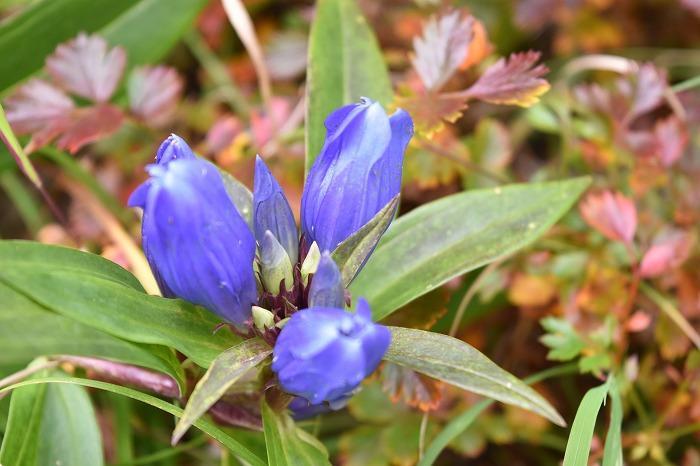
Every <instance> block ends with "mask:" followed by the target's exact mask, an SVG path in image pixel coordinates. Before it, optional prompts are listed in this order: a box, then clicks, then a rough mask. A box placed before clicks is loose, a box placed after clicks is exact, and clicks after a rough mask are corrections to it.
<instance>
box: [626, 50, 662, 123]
mask: <svg viewBox="0 0 700 466" xmlns="http://www.w3.org/2000/svg"><path fill="white" fill-rule="evenodd" d="M667 89H668V78H667V76H666V72H665V71H664V70H661V69H659V68H657V67H655V66H654V65H653V64H651V63H643V64H642V65H641V66H640V67H639V70H638V71H637V73H636V74H634V75H632V76H631V77H629V78H627V79H621V80H619V81H618V90H619V91H620V93H621V94H622V95H624V96H625V97H627V99H629V111H628V114H627V117H626V119H627V121H631V120H633V119H635V118H637V117H638V116H640V115H643V114H645V113H647V112H649V111H651V110H654V109H655V108H656V107H658V106H659V105H661V103H662V102H663V99H664V93H665V92H666V90H667Z"/></svg>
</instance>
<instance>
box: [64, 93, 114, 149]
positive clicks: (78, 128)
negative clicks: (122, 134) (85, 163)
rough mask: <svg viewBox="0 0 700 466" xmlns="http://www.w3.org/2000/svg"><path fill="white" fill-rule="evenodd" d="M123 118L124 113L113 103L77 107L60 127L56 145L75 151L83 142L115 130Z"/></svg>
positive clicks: (104, 135) (86, 142)
mask: <svg viewBox="0 0 700 466" xmlns="http://www.w3.org/2000/svg"><path fill="white" fill-rule="evenodd" d="M123 120H124V113H123V112H122V111H121V109H120V108H119V107H115V106H114V105H109V104H100V105H95V106H94V107H85V108H79V109H77V110H75V111H74V112H73V115H72V116H71V119H70V123H69V124H68V125H67V126H66V127H65V128H63V129H62V131H61V135H60V136H59V138H58V140H57V141H56V146H58V147H59V148H60V149H65V150H68V151H69V152H71V153H76V152H77V151H78V150H79V149H80V148H81V147H83V146H84V145H85V144H88V143H90V142H93V141H96V140H98V139H101V138H103V137H106V136H109V135H110V134H112V133H114V132H115V131H117V130H118V129H119V127H120V126H121V124H122V121H123Z"/></svg>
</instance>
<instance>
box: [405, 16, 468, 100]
mask: <svg viewBox="0 0 700 466" xmlns="http://www.w3.org/2000/svg"><path fill="white" fill-rule="evenodd" d="M473 25H474V18H473V17H471V16H464V15H463V14H462V12H460V11H457V10H455V11H452V12H450V13H447V14H445V15H443V16H441V17H439V18H438V17H436V16H433V17H431V18H430V19H429V20H428V22H427V23H426V24H425V26H424V27H423V35H422V36H420V37H415V38H414V39H413V48H414V50H415V52H416V53H415V55H414V56H413V57H412V59H411V61H412V62H413V66H414V67H415V69H416V71H417V72H418V74H419V75H420V77H421V80H422V81H423V84H425V88H426V89H428V90H430V91H433V90H437V89H439V88H440V87H442V86H443V85H444V84H445V83H446V82H447V80H449V79H450V78H451V77H452V75H453V74H454V72H455V71H457V69H458V68H459V66H460V64H462V62H464V60H465V59H466V58H467V53H468V52H469V44H470V42H471V41H472V39H473V38H474V29H473Z"/></svg>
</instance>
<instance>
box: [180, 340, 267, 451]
mask: <svg viewBox="0 0 700 466" xmlns="http://www.w3.org/2000/svg"><path fill="white" fill-rule="evenodd" d="M270 354H272V348H270V345H268V344H267V343H265V342H264V341H262V340H260V339H258V338H252V339H250V340H244V341H242V342H241V343H239V344H238V345H236V346H234V347H233V348H229V349H227V350H226V351H224V352H223V353H221V354H220V355H219V356H218V357H217V358H216V359H214V361H213V362H212V363H211V366H209V369H208V370H207V372H206V374H204V377H202V378H201V379H200V380H199V382H197V386H196V387H194V391H193V392H192V395H191V396H190V399H189V400H188V401H187V406H186V407H185V413H184V414H183V415H182V417H181V418H180V421H178V423H177V426H175V430H174V431H173V436H172V443H173V444H175V443H177V442H178V441H179V440H180V438H182V436H183V435H184V434H185V432H187V429H189V428H190V426H191V425H192V424H193V423H194V422H195V421H196V420H197V419H199V417H200V416H202V414H204V413H205V412H206V411H207V410H208V409H209V408H211V406H212V405H213V404H214V403H216V402H217V401H218V400H219V398H221V397H222V396H223V395H224V393H226V390H228V389H229V387H231V386H232V385H233V384H234V383H236V381H237V380H238V379H240V378H241V377H243V376H244V375H245V374H246V373H247V372H248V371H249V370H251V369H252V368H254V367H255V366H257V365H258V364H260V363H261V362H262V361H263V360H265V358H267V357H268V356H269V355H270Z"/></svg>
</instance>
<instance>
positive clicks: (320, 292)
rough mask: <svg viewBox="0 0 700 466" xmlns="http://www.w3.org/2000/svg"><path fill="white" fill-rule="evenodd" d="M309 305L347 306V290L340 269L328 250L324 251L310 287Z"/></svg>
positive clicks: (341, 307)
mask: <svg viewBox="0 0 700 466" xmlns="http://www.w3.org/2000/svg"><path fill="white" fill-rule="evenodd" d="M309 307H337V308H340V309H343V308H345V290H344V288H343V279H342V277H341V276H340V270H338V266H337V265H336V263H335V261H334V260H333V258H332V257H331V255H330V254H329V253H328V252H324V253H323V256H321V261H320V262H319V263H318V268H317V269H316V273H315V274H314V276H313V279H312V280H311V288H309Z"/></svg>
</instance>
